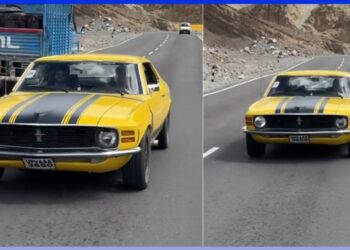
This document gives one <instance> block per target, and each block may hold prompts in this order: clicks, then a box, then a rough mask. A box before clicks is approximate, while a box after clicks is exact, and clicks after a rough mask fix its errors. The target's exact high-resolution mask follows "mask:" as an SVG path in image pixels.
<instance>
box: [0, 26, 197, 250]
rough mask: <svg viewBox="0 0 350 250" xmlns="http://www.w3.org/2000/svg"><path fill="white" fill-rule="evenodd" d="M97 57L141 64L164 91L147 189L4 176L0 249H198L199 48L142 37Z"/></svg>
mask: <svg viewBox="0 0 350 250" xmlns="http://www.w3.org/2000/svg"><path fill="white" fill-rule="evenodd" d="M161 44H162V45H161ZM99 53H123V54H134V55H139V56H147V57H148V58H150V59H151V60H152V62H153V63H154V64H155V65H156V67H157V68H158V70H159V72H160V74H161V75H162V76H163V78H164V79H165V80H166V81H167V82H168V83H169V85H170V89H171V94H172V98H173V107H172V112H171V128H170V140H171V142H170V147H169V148H168V149H167V150H165V151H160V150H153V151H152V170H151V171H152V173H151V183H150V186H149V188H148V189H147V190H145V191H142V192H131V191H128V190H125V189H124V188H123V187H122V185H121V183H120V173H118V172H116V173H113V174H81V173H59V172H39V173H33V172H20V171H16V170H8V171H6V172H5V175H4V179H3V182H2V183H1V185H0V245H2V246H5V245H42V246H72V245H76V246H89V245H90V246H91V245H105V246H106V245H108V246H118V245H146V246H147V245H149V246H156V245H200V244H201V243H202V222H201V219H202V148H201V145H202V126H201V124H202V42H201V40H200V39H198V37H196V36H179V35H178V34H176V33H161V32H159V33H145V34H143V35H142V36H140V37H137V38H135V39H133V40H130V41H128V42H126V43H124V44H121V45H118V46H115V47H112V48H109V49H103V50H101V51H99Z"/></svg>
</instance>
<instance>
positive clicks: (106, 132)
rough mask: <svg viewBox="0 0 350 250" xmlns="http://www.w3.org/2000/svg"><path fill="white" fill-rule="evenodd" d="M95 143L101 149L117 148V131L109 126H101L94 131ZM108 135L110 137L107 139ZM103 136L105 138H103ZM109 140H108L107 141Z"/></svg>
mask: <svg viewBox="0 0 350 250" xmlns="http://www.w3.org/2000/svg"><path fill="white" fill-rule="evenodd" d="M95 137H96V144H97V145H98V147H100V148H103V149H112V148H117V147H118V144H119V134H118V131H117V130H115V129H111V128H101V129H99V130H97V132H96V136H95ZM108 137H109V138H110V139H108ZM103 138H105V139H103ZM108 140H110V142H108Z"/></svg>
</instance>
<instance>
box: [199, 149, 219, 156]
mask: <svg viewBox="0 0 350 250" xmlns="http://www.w3.org/2000/svg"><path fill="white" fill-rule="evenodd" d="M217 150H219V147H212V148H211V149H209V150H208V151H207V152H205V153H204V154H203V158H206V157H208V156H209V155H211V154H213V153H214V152H215V151H217Z"/></svg>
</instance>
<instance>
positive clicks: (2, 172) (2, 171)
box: [0, 168, 5, 180]
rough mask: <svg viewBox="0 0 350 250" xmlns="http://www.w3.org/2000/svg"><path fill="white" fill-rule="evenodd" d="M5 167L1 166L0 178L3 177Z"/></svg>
mask: <svg viewBox="0 0 350 250" xmlns="http://www.w3.org/2000/svg"><path fill="white" fill-rule="evenodd" d="M4 172H5V169H4V168H0V180H1V179H2V176H3V175H4Z"/></svg>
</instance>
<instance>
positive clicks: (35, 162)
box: [23, 158, 56, 169]
mask: <svg viewBox="0 0 350 250" xmlns="http://www.w3.org/2000/svg"><path fill="white" fill-rule="evenodd" d="M23 162H24V166H25V168H30V169H55V168H56V166H55V163H54V161H53V160H52V159H49V158H40V159H30V158H24V159H23Z"/></svg>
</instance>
